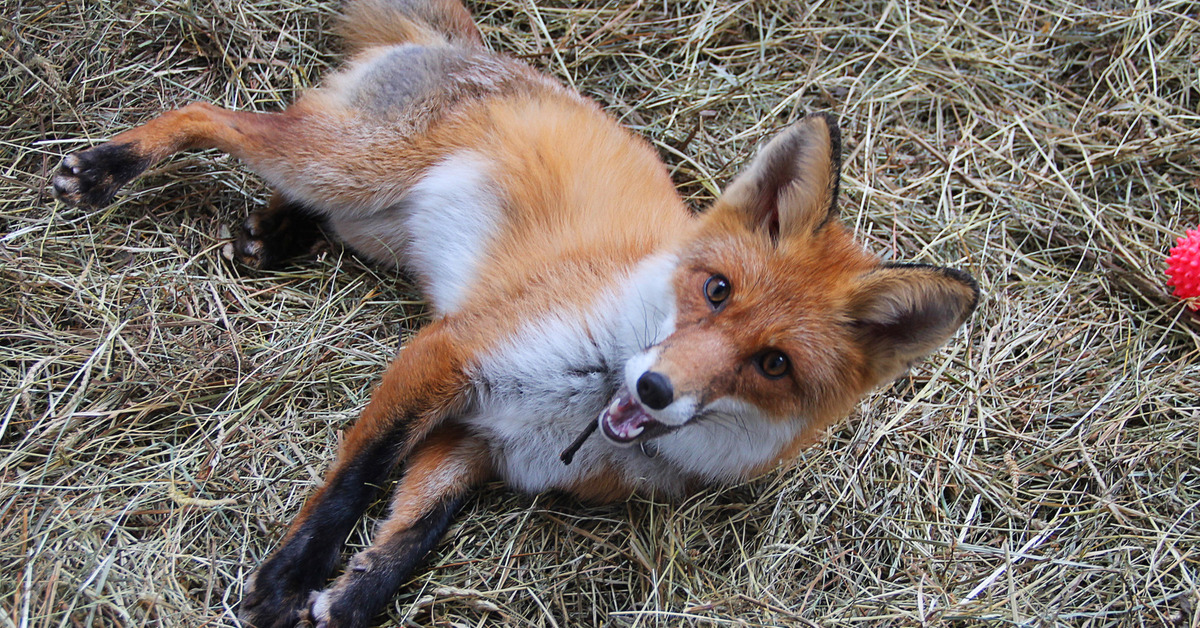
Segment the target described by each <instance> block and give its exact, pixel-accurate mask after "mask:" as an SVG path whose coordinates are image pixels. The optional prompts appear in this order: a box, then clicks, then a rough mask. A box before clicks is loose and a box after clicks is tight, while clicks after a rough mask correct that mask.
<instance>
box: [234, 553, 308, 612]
mask: <svg viewBox="0 0 1200 628" xmlns="http://www.w3.org/2000/svg"><path fill="white" fill-rule="evenodd" d="M265 567H266V566H265V565H264V568H265ZM291 580H292V579H291V578H271V577H268V575H267V573H266V571H265V570H263V569H260V570H259V571H258V572H256V573H255V574H254V575H253V576H251V578H250V583H249V584H248V585H247V587H246V594H245V595H244V596H243V597H242V603H241V604H239V605H238V611H237V614H238V619H239V620H240V621H241V622H242V624H243V625H245V626H253V628H296V627H297V626H309V625H311V623H310V622H309V621H308V619H309V611H308V609H309V604H310V599H309V598H310V597H311V596H312V595H314V594H315V593H316V591H315V590H311V589H309V587H305V586H296V585H297V583H295V582H292V581H291Z"/></svg>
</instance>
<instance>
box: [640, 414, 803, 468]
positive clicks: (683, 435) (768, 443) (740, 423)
mask: <svg viewBox="0 0 1200 628" xmlns="http://www.w3.org/2000/svg"><path fill="white" fill-rule="evenodd" d="M700 415H701V416H700V418H698V419H696V420H695V421H693V422H692V423H691V424H690V425H685V426H684V427H681V428H679V429H678V430H676V431H675V432H672V433H670V434H667V435H666V436H663V437H662V438H659V439H658V440H656V441H654V443H655V445H656V446H657V447H658V451H659V454H660V458H662V459H663V460H664V461H667V462H670V463H672V464H674V465H676V466H678V467H679V468H680V469H683V470H684V471H685V472H686V473H689V474H692V475H694V476H697V477H699V478H702V479H703V480H705V481H709V482H733V481H737V480H741V479H744V478H745V474H746V473H747V472H748V471H750V470H752V469H754V468H755V467H758V466H761V465H763V464H766V463H767V462H769V461H771V460H772V459H774V458H775V457H776V456H778V455H779V453H780V452H781V451H782V450H783V448H784V447H785V446H787V445H788V444H789V443H791V442H792V440H793V439H794V438H796V437H797V436H799V435H800V432H801V431H803V429H804V425H805V422H804V421H782V422H781V421H772V420H770V419H769V418H767V417H766V416H764V415H763V413H762V412H761V411H760V410H759V409H758V408H757V407H755V406H754V405H751V404H749V403H746V402H744V401H740V400H738V399H734V398H731V397H722V398H720V399H716V400H714V401H713V402H712V403H709V404H708V405H706V406H705V407H704V408H703V409H702V410H701V412H700Z"/></svg>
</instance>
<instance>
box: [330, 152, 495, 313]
mask: <svg viewBox="0 0 1200 628" xmlns="http://www.w3.org/2000/svg"><path fill="white" fill-rule="evenodd" d="M490 171H491V164H490V162H489V161H488V160H487V159H486V158H484V157H483V156H481V155H479V154H477V153H473V152H469V151H468V152H461V153H457V154H454V155H451V156H450V157H447V158H445V159H443V160H442V161H441V162H439V163H438V164H437V165H435V166H433V167H432V168H430V169H429V170H428V171H426V172H425V174H424V175H423V176H422V177H421V180H420V181H418V182H417V183H416V184H415V185H413V186H412V188H410V189H409V190H408V192H407V193H406V194H405V195H404V197H403V198H402V199H401V200H399V201H397V202H396V203H395V204H394V205H393V206H392V207H389V208H386V209H382V210H378V211H375V212H374V213H368V214H361V213H360V214H347V215H343V216H339V217H337V218H336V220H332V219H331V224H330V226H331V227H332V228H333V230H334V231H335V232H337V235H338V238H340V239H341V240H342V241H343V242H345V243H346V244H348V245H349V246H350V247H351V248H352V249H354V250H355V251H356V252H358V253H359V254H361V255H365V256H367V257H369V258H370V259H372V260H373V261H375V262H377V263H381V264H388V265H391V266H406V267H407V268H408V269H409V270H411V271H412V272H414V273H416V275H417V276H418V277H419V278H420V279H421V284H422V286H423V287H424V289H425V295H426V297H427V298H428V299H429V302H430V304H432V305H433V307H434V309H435V310H436V311H437V312H438V313H440V314H446V313H449V312H453V311H454V310H456V309H458V308H459V307H460V306H461V305H462V304H463V300H464V298H465V297H466V295H467V288H468V287H469V286H470V285H471V284H472V283H473V282H474V281H475V277H476V275H477V273H478V271H479V264H480V261H481V260H482V259H483V258H484V257H485V255H486V253H487V250H488V246H489V245H490V243H491V241H492V239H493V238H494V237H495V235H496V232H497V230H498V229H499V224H500V221H501V210H500V200H499V196H498V194H497V192H496V191H495V189H494V186H493V184H492V180H491V176H490V174H489V173H490Z"/></svg>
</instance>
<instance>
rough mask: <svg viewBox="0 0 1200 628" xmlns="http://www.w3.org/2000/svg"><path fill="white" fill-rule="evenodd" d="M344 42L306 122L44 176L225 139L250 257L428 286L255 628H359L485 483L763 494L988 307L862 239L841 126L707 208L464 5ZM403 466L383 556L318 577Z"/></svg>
mask: <svg viewBox="0 0 1200 628" xmlns="http://www.w3.org/2000/svg"><path fill="white" fill-rule="evenodd" d="M342 31H343V33H344V34H345V36H346V39H347V43H348V49H349V55H350V56H349V60H348V61H347V64H346V66H345V67H344V68H343V69H341V70H339V71H338V72H336V73H334V74H333V75H331V76H330V77H328V78H327V79H326V81H325V82H324V84H323V85H322V86H321V87H320V88H318V89H315V90H312V91H310V92H308V93H306V94H304V95H303V96H302V97H301V98H300V99H299V100H298V101H297V102H296V103H295V104H293V105H292V106H290V107H289V108H287V110H285V111H283V112H280V113H248V112H234V111H228V110H225V109H221V108H218V107H214V106H212V105H206V104H193V105H189V106H186V107H183V108H182V109H178V110H175V111H169V112H166V113H164V114H162V115H161V116H159V117H157V118H155V119H153V120H151V121H149V122H148V123H146V124H145V125H143V126H140V127H137V128H134V129H131V130H128V131H125V132H123V133H120V134H118V135H116V136H114V137H113V138H112V139H111V140H110V141H108V142H106V143H103V144H101V145H98V146H96V147H94V148H91V149H88V150H85V151H81V152H79V153H75V154H72V155H68V156H67V157H65V158H64V160H63V163H62V166H61V167H60V168H59V170H58V171H57V172H56V174H55V175H54V176H53V180H52V183H53V187H54V191H55V194H56V195H57V196H58V198H60V199H62V200H63V201H65V202H68V203H73V204H77V205H84V206H100V205H103V204H105V203H107V202H108V201H110V200H111V199H112V198H113V195H114V194H115V193H116V191H117V190H118V188H120V187H121V186H122V185H123V184H125V183H127V182H128V181H130V180H131V179H132V178H134V177H135V176H137V175H138V174H140V173H141V172H143V171H144V170H145V169H146V168H148V167H150V166H151V165H153V164H154V163H156V162H158V161H160V160H162V159H164V158H166V157H168V156H169V155H171V154H173V153H175V152H177V151H180V150H186V149H191V148H204V147H216V148H219V149H221V150H224V151H226V152H228V153H230V154H232V155H234V156H236V157H238V158H239V159H241V160H242V161H244V162H245V163H246V164H247V165H248V166H249V167H250V168H251V169H253V170H254V171H255V172H257V173H258V174H260V175H261V176H262V177H264V178H265V179H266V180H267V181H268V182H269V183H270V184H271V185H272V187H273V188H274V189H275V196H274V197H273V198H272V200H271V203H270V204H269V205H268V206H267V207H266V208H265V209H263V210H260V211H257V212H254V213H253V214H251V215H250V216H249V217H248V218H247V219H246V221H245V222H244V223H243V225H242V228H241V230H240V232H239V234H238V235H237V237H236V239H235V240H234V241H233V242H231V243H230V246H229V250H228V254H229V256H230V257H231V258H235V259H238V260H240V261H241V262H243V263H246V264H249V265H251V266H255V267H259V268H264V267H270V266H274V265H276V264H279V263H283V262H286V261H287V259H288V258H290V257H293V256H296V255H302V254H304V253H306V252H309V251H311V250H313V248H314V247H316V246H320V244H321V240H322V238H323V237H325V236H328V237H331V238H332V239H334V240H335V241H337V242H340V243H341V244H342V245H344V246H346V247H347V248H349V249H351V250H352V251H354V252H355V253H357V254H358V255H360V256H361V257H363V258H364V259H366V260H368V261H370V262H373V263H375V264H379V265H383V266H394V267H401V268H405V269H407V270H409V271H410V272H411V273H412V274H413V276H414V277H415V279H416V280H417V282H418V283H419V284H420V286H421V288H422V290H423V292H424V294H425V296H426V298H427V299H428V300H429V302H430V304H431V306H432V310H433V316H432V318H433V320H432V321H431V322H430V323H429V324H428V325H427V326H425V327H424V328H423V329H422V330H421V331H420V332H419V333H418V334H417V335H416V336H415V337H414V338H413V339H412V340H411V341H409V342H408V343H407V345H406V346H405V348H404V349H403V350H402V351H401V352H400V354H399V355H398V357H396V359H395V361H394V362H393V363H392V365H391V366H390V367H389V368H388V370H387V372H386V373H384V375H383V378H382V381H381V383H380V385H379V387H378V388H377V390H376V391H375V393H374V395H373V397H372V400H371V402H370V404H368V406H367V407H366V408H365V409H364V410H363V413H362V416H361V417H360V418H359V420H358V421H357V422H356V423H355V424H354V425H353V426H352V427H351V428H350V430H349V431H348V433H347V435H346V437H345V439H344V441H343V444H342V446H341V448H340V450H339V452H338V455H337V459H336V460H335V462H334V463H333V465H332V467H331V468H330V470H329V472H328V475H327V476H326V479H325V482H324V483H323V485H322V486H321V487H320V488H319V489H318V490H317V491H316V492H315V494H314V495H313V496H312V497H311V498H310V499H309V500H308V502H307V503H306V504H305V506H304V508H303V509H302V510H301V512H300V513H299V514H298V515H297V516H296V518H295V520H294V521H293V523H292V525H291V527H290V528H289V530H288V533H287V534H286V535H285V536H284V538H283V539H282V541H281V544H280V548H279V549H278V550H277V551H276V552H275V553H274V554H272V555H271V556H270V557H269V558H268V559H267V560H265V561H264V563H263V564H262V566H261V567H260V568H259V569H258V570H257V571H256V572H255V574H254V576H253V577H252V578H251V579H250V581H249V582H248V583H247V585H246V590H245V597H244V599H243V602H242V604H241V606H240V609H239V615H240V616H241V617H242V619H243V620H244V621H245V622H246V623H248V624H251V625H254V626H259V627H260V628H261V627H267V626H294V625H296V624H297V623H299V622H303V621H311V622H313V623H315V624H316V625H317V626H324V627H332V626H361V625H364V624H365V623H366V622H368V621H369V620H370V619H371V617H372V616H373V615H374V613H375V612H376V611H377V610H378V609H379V608H380V607H381V606H382V605H383V604H384V603H385V602H386V600H387V599H388V597H390V596H391V595H392V594H393V593H394V592H395V590H396V589H397V588H398V587H399V586H400V585H401V584H402V583H403V580H404V578H405V577H407V575H408V574H409V573H411V571H412V569H413V568H414V566H415V565H416V564H418V562H419V561H420V560H421V559H422V557H423V556H424V555H425V554H426V553H427V552H428V551H429V549H430V548H431V547H432V546H433V545H434V543H436V541H437V539H438V538H439V537H440V536H441V534H442V533H443V532H444V531H445V530H446V529H447V527H448V526H449V524H450V521H451V519H452V517H453V515H454V513H455V512H456V511H457V509H458V507H459V506H460V505H461V503H462V501H463V499H464V497H465V496H466V495H467V494H468V493H469V491H470V490H472V489H473V488H474V487H476V486H479V485H480V484H481V483H483V482H485V481H486V480H488V479H489V478H496V477H498V478H501V479H503V480H505V481H506V482H507V483H508V484H509V485H511V486H513V487H515V488H517V489H519V490H524V491H543V490H559V491H564V492H568V493H571V494H573V495H576V496H578V497H581V498H584V499H589V500H594V501H606V500H613V499H620V498H623V497H626V496H628V495H630V494H631V493H635V492H649V493H657V494H664V495H676V496H677V495H683V494H687V493H688V492H689V491H693V490H696V489H697V488H698V487H700V486H703V485H705V484H707V483H711V482H722V481H733V480H739V479H744V478H748V477H751V476H753V475H754V474H756V473H760V472H761V471H763V470H764V469H767V468H769V467H770V466H771V465H774V464H776V463H778V462H779V461H780V460H781V459H786V458H788V457H791V456H793V455H794V454H795V453H796V451H797V450H798V449H799V448H801V447H803V446H805V445H807V444H809V443H812V442H813V441H814V440H816V439H817V438H818V436H819V434H820V433H821V431H822V430H823V429H825V428H826V427H828V426H829V425H830V424H831V423H832V422H833V421H836V420H837V419H839V418H840V417H843V416H844V415H846V414H847V413H848V412H849V411H850V409H851V408H852V407H853V406H854V404H856V403H857V402H858V401H859V400H860V399H861V398H862V396H863V395H864V394H866V393H867V392H868V391H870V390H871V389H872V388H874V387H876V386H878V385H880V384H883V383H886V382H888V381H889V380H891V379H892V378H893V377H895V376H896V375H897V374H899V373H901V372H902V371H903V370H904V369H905V368H907V367H908V366H909V365H910V364H912V363H913V362H914V361H916V360H919V359H920V358H921V357H923V356H924V355H926V354H927V353H928V352H930V351H932V350H934V349H935V348H937V347H938V346H940V345H941V344H942V343H944V342H945V341H946V340H947V339H948V338H949V337H950V336H951V335H952V334H953V333H954V332H955V330H956V329H957V328H958V327H959V326H960V325H961V324H962V323H963V321H964V320H965V319H966V318H967V316H968V315H969V314H970V312H971V311H972V309H973V308H974V307H975V304H976V301H977V299H978V291H977V289H976V286H975V283H974V281H973V280H971V278H970V277H969V276H967V275H966V274H964V273H962V272H959V271H956V270H951V269H946V268H939V267H932V266H923V265H904V264H884V263H882V262H881V261H880V260H879V258H878V257H876V256H875V255H873V254H871V253H869V252H867V251H865V250H864V249H863V248H862V247H861V246H859V245H858V244H856V243H855V242H854V241H853V239H852V237H851V234H850V233H849V232H848V231H847V229H846V228H845V227H844V226H843V225H842V224H841V222H840V220H839V216H838V210H837V201H838V188H839V183H838V182H839V178H840V170H841V156H840V155H841V137H840V132H839V130H838V126H837V123H836V121H835V119H834V118H833V117H832V116H829V115H811V116H807V117H805V118H803V119H801V120H799V121H798V122H796V123H795V124H793V125H791V126H790V127H787V128H785V129H783V130H782V131H780V132H779V133H778V134H777V135H776V136H775V138H774V139H772V140H771V141H770V142H768V143H767V144H766V145H765V146H764V147H763V148H762V149H761V150H760V151H759V152H758V154H757V156H756V157H755V158H754V159H753V160H752V161H751V163H750V164H749V165H748V166H747V167H746V169H745V170H744V171H743V172H742V174H741V175H740V176H738V177H737V178H736V179H735V180H734V181H733V182H732V183H731V184H730V185H729V186H728V187H727V189H726V190H725V192H724V194H722V195H721V196H720V197H719V198H718V199H717V200H716V202H715V203H714V204H713V205H712V207H710V208H708V209H707V210H705V211H703V212H701V213H699V214H696V213H693V212H691V211H690V210H688V209H687V208H686V207H685V205H684V203H683V202H682V200H681V199H680V197H679V195H678V194H677V193H676V191H675V190H674V186H673V184H672V182H671V179H670V177H669V175H668V172H667V170H666V168H665V167H664V166H663V164H662V162H661V161H660V159H659V157H658V155H657V154H656V152H655V151H654V150H653V148H652V147H651V146H650V145H649V144H647V143H646V142H645V141H644V140H642V139H640V138H637V137H636V136H634V135H632V134H631V133H629V132H628V131H626V130H624V129H623V128H621V127H620V126H619V125H618V124H617V123H616V122H615V121H614V120H613V119H612V118H611V117H609V116H608V115H606V114H605V113H604V112H603V111H602V110H601V109H600V108H599V107H597V106H596V105H595V104H594V103H592V102H591V101H589V100H586V99H584V98H583V97H581V96H579V95H578V94H576V93H574V92H572V91H570V90H568V89H566V88H564V87H563V86H562V85H560V84H559V83H557V82H556V81H554V80H552V79H550V78H548V77H545V76H543V75H541V74H539V73H537V72H535V71H534V70H533V69H531V68H529V67H528V66H527V65H525V64H523V63H521V62H519V61H516V60H514V59H511V58H507V57H504V56H501V55H497V54H494V53H492V52H489V51H488V50H487V49H486V48H484V46H483V43H482V42H483V39H482V37H481V36H480V33H479V31H478V30H477V29H476V28H475V26H474V25H473V24H472V23H471V20H470V17H469V15H468V14H467V12H466V10H465V9H464V8H463V7H462V6H461V5H460V4H459V3H458V2H457V1H455V0H354V1H352V2H349V3H348V5H347V7H346V9H345V13H344V20H343V23H342ZM595 432H599V435H596V434H595ZM399 466H402V467H403V473H402V476H401V479H400V481H399V482H398V483H397V484H396V488H395V491H394V494H393V497H392V508H391V511H390V514H389V515H388V517H387V519H386V521H384V522H383V523H382V524H381V525H380V526H379V529H378V530H377V532H376V535H375V539H374V541H373V542H372V544H371V546H370V547H368V548H366V549H364V550H362V551H360V552H358V553H357V554H355V555H354V556H353V557H352V558H351V559H350V563H349V566H348V568H347V569H346V571H345V572H344V573H342V574H341V576H339V577H338V578H337V579H335V580H334V581H333V582H332V583H327V582H326V578H327V576H328V575H329V574H330V572H331V571H332V570H333V567H334V565H335V564H336V562H337V559H338V557H339V554H340V549H341V545H342V543H343V541H344V540H345V538H346V535H347V534H348V533H349V531H350V530H351V529H352V528H353V527H354V524H355V522H356V521H357V520H358V518H359V517H360V516H361V514H362V513H363V511H364V510H365V509H366V507H367V505H368V504H369V503H370V502H371V500H372V499H373V497H374V495H375V493H376V487H378V486H381V485H384V484H385V483H386V482H387V480H388V478H389V476H390V475H391V473H392V471H393V470H394V469H395V468H396V467H399Z"/></svg>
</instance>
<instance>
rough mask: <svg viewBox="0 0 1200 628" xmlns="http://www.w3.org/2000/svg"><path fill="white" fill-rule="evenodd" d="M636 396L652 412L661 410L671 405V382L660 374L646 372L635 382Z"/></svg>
mask: <svg viewBox="0 0 1200 628" xmlns="http://www.w3.org/2000/svg"><path fill="white" fill-rule="evenodd" d="M637 394H638V398H640V399H641V400H642V403H644V404H646V405H647V406H649V407H650V408H651V409H654V410H662V409H663V408H665V407H667V406H669V405H671V400H672V399H673V398H674V397H675V391H674V390H673V389H672V388H671V380H669V379H667V376H666V375H663V374H662V373H655V372H654V371H646V372H645V373H642V376H641V377H639V378H638V381H637Z"/></svg>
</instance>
